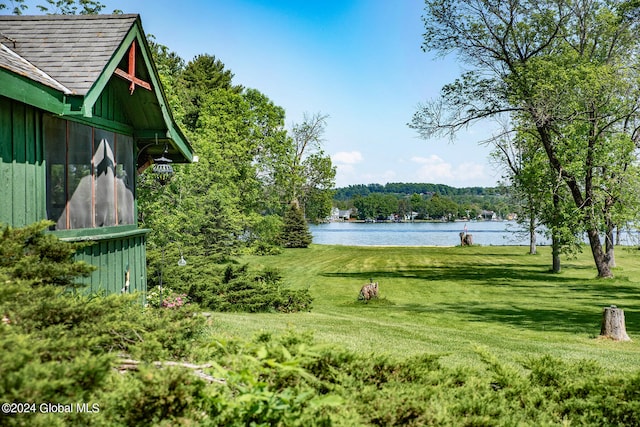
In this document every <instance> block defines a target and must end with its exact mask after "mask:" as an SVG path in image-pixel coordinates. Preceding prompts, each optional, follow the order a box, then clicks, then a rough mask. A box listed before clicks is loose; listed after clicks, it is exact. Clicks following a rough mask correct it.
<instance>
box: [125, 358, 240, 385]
mask: <svg viewBox="0 0 640 427" xmlns="http://www.w3.org/2000/svg"><path fill="white" fill-rule="evenodd" d="M118 363H119V365H118V367H117V368H116V369H117V370H118V371H119V372H121V373H124V372H126V371H137V370H138V369H139V365H140V363H144V362H140V361H139V360H134V359H120V360H119V361H118ZM150 364H151V365H153V366H155V367H156V368H163V367H165V366H179V367H181V368H187V369H190V370H191V371H192V372H193V374H194V375H196V376H197V377H199V378H202V379H203V380H205V381H208V382H210V383H218V384H226V383H227V380H225V379H224V378H215V377H213V376H211V375H209V374H207V373H205V372H204V371H203V369H206V368H211V367H212V366H213V365H212V364H210V363H206V364H204V365H195V364H193V363H186V362H173V361H165V362H151V363H150Z"/></svg>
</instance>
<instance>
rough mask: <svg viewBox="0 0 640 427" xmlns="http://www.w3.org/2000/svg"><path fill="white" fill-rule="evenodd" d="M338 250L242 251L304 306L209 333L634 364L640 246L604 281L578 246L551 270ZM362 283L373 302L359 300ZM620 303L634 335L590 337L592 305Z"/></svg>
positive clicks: (462, 253)
mask: <svg viewBox="0 0 640 427" xmlns="http://www.w3.org/2000/svg"><path fill="white" fill-rule="evenodd" d="M526 251H527V248H524V247H495V246H492V247H481V246H474V247H464V248H463V247H450V248H442V247H421V248H417V247H347V246H320V245H312V246H311V247H310V248H308V249H290V250H286V251H285V252H284V253H283V254H281V255H278V256H266V257H258V256H247V257H245V258H244V259H243V261H244V262H248V263H250V264H251V265H254V266H261V267H271V268H277V269H278V270H280V271H281V273H282V274H283V276H284V278H285V281H286V283H287V284H289V285H290V286H291V287H293V288H304V287H309V289H310V292H311V293H312V295H313V297H314V304H313V310H312V311H311V312H309V313H296V314H287V315H283V314H250V315H249V314H239V313H216V314H214V315H213V316H214V326H213V327H212V329H213V330H212V333H215V334H216V335H226V336H229V337H242V338H250V337H252V336H253V335H255V334H257V333H264V332H271V333H281V332H285V331H288V330H293V331H297V332H307V331H310V332H312V333H313V335H314V336H315V337H316V339H318V340H320V341H323V342H327V343H336V344H339V345H342V346H345V347H347V348H349V349H352V350H356V351H359V352H365V353H368V352H376V353H385V354H390V355H394V356H398V357H404V356H409V355H415V354H421V353H429V354H438V355H442V356H443V357H442V359H441V360H442V361H443V362H445V363H448V364H451V365H459V366H480V365H481V364H480V358H479V356H478V354H477V350H478V349H484V350H487V351H489V352H490V353H491V354H493V355H494V356H496V357H497V358H498V359H499V360H503V361H508V362H513V363H518V362H519V361H521V360H523V359H525V358H526V357H528V356H539V355H543V354H549V355H551V356H554V357H558V358H562V359H565V360H576V359H590V360H595V361H597V362H598V363H600V364H602V365H603V366H606V367H607V368H608V369H610V370H611V371H613V372H629V371H633V370H637V361H638V360H639V359H640V344H638V340H640V301H639V297H640V263H639V262H638V261H639V260H640V251H638V250H636V249H629V248H626V249H624V248H619V249H617V252H616V261H617V264H618V267H616V268H615V269H614V274H615V275H616V277H615V278H614V279H607V280H604V279H597V278H596V277H595V276H596V270H595V267H594V266H593V260H592V258H591V257H590V253H589V252H588V248H585V251H586V252H584V253H583V254H581V255H580V256H579V257H578V258H577V259H574V260H563V271H562V272H561V273H560V274H552V273H550V272H549V266H550V262H551V257H550V251H549V248H539V254H538V255H533V256H532V255H528V254H527V253H526ZM370 278H372V279H373V280H374V281H378V282H379V284H380V299H379V300H378V301H372V302H370V303H369V304H364V303H362V302H359V301H357V295H358V292H359V290H360V287H361V286H362V285H363V284H365V283H366V282H368V280H369V279H370ZM611 304H615V305H617V306H618V307H620V308H622V309H624V310H625V316H626V326H627V333H628V334H629V336H630V337H631V338H632V339H635V341H633V342H626V343H619V342H613V341H611V340H606V339H600V338H598V335H599V332H600V320H601V316H602V309H603V308H604V307H607V306H609V305H611Z"/></svg>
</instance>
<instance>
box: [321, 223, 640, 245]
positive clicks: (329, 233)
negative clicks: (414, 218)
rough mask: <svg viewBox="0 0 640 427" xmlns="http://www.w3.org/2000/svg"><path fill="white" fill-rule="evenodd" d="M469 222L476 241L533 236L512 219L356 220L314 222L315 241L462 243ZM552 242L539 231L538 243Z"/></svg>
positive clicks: (629, 238) (522, 241) (628, 241)
mask: <svg viewBox="0 0 640 427" xmlns="http://www.w3.org/2000/svg"><path fill="white" fill-rule="evenodd" d="M465 224H466V226H467V232H468V233H469V234H473V243H474V244H477V245H482V246H492V245H493V246H505V245H506V246H508V245H514V246H517V245H522V246H528V245H529V236H528V234H526V233H523V232H522V231H521V229H520V228H519V226H518V224H516V223H515V222H510V221H470V222H466V223H465V222H415V223H411V222H402V223H360V222H358V223H356V222H331V223H327V224H319V225H310V226H309V228H310V230H311V233H312V234H313V243H315V244H319V245H346V246H455V245H459V244H460V236H459V233H460V232H461V231H463V230H464V226H465ZM549 243H550V242H549V241H548V240H547V239H546V238H545V237H543V236H542V235H538V239H537V244H538V245H548V244H549ZM621 243H622V244H623V245H637V244H638V233H637V232H634V233H633V234H629V233H625V234H623V236H622V239H621Z"/></svg>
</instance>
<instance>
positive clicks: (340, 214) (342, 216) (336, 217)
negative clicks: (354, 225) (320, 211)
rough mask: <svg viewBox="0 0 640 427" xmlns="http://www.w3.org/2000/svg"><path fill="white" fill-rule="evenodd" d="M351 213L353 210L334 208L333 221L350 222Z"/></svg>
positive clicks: (332, 212) (332, 211) (332, 210)
mask: <svg viewBox="0 0 640 427" xmlns="http://www.w3.org/2000/svg"><path fill="white" fill-rule="evenodd" d="M351 213H352V210H351V209H338V208H333V209H331V218H330V220H331V221H334V222H335V221H349V218H351Z"/></svg>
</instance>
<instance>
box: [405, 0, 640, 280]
mask: <svg viewBox="0 0 640 427" xmlns="http://www.w3.org/2000/svg"><path fill="white" fill-rule="evenodd" d="M635 8H636V5H633V6H632V5H631V4H630V3H622V2H615V1H614V2H605V1H598V0H597V1H593V2H582V3H579V4H574V3H573V2H569V1H565V0H562V1H558V2H556V1H547V0H516V1H512V2H501V3H498V4H494V3H489V2H485V1H483V0H466V1H462V2H460V1H454V0H438V1H427V2H426V19H425V28H426V33H425V43H424V48H425V49H429V50H435V51H438V52H440V53H442V54H445V53H448V52H452V51H455V52H456V53H457V54H458V56H459V58H460V59H461V60H462V61H463V62H465V64H467V65H468V66H470V67H471V68H472V70H471V71H469V72H466V73H465V74H463V75H462V77H461V78H459V79H457V80H456V81H455V82H454V83H452V84H448V85H446V86H445V87H444V88H443V89H442V96H441V98H440V99H439V100H436V101H433V102H430V103H428V104H426V105H425V106H423V107H422V108H420V109H419V111H418V112H417V113H416V114H415V115H414V118H413V121H412V124H411V126H412V127H414V128H415V129H417V130H418V131H419V132H420V134H421V135H422V136H424V137H431V136H434V135H454V134H455V132H457V131H458V130H459V129H462V128H464V127H466V126H468V125H470V124H472V123H474V122H476V121H478V120H481V119H485V118H488V117H497V116H499V115H501V114H509V115H511V116H512V117H514V118H515V122H517V123H518V124H522V125H524V126H526V127H527V128H531V129H533V130H534V131H535V132H536V134H537V138H536V139H535V140H536V141H537V143H538V144H539V145H540V147H541V148H542V149H543V150H544V153H545V154H546V156H547V160H548V162H549V164H550V165H551V167H552V170H553V171H554V173H555V174H556V175H557V176H558V177H560V179H561V180H562V183H563V185H564V186H566V187H567V189H568V191H569V193H570V194H571V199H572V204H573V207H574V209H575V210H576V211H577V212H579V216H580V220H581V223H582V226H583V227H584V229H585V231H586V233H587V236H588V238H589V243H590V247H591V251H592V254H593V257H594V262H595V265H596V268H597V269H598V276H600V277H611V276H612V273H611V270H610V267H609V263H608V259H607V256H606V254H605V252H604V251H603V248H602V245H601V242H600V239H599V231H600V230H601V225H602V224H603V223H604V220H603V218H604V217H606V215H607V213H606V212H607V211H608V210H610V209H612V206H613V205H610V206H608V205H606V204H603V203H602V200H605V199H606V197H605V196H604V194H606V193H607V192H611V191H613V188H609V189H604V187H601V186H600V185H599V184H600V183H604V182H605V180H604V179H602V178H603V172H604V171H605V169H606V168H607V167H608V165H610V164H611V162H613V163H614V164H616V165H617V166H616V167H615V170H616V171H617V172H616V173H620V172H622V171H623V170H624V167H622V165H624V164H628V157H627V156H625V155H624V153H625V152H627V149H626V148H625V140H626V141H627V142H629V141H632V140H634V138H635V137H636V134H637V132H636V128H635V123H636V118H637V117H636V116H637V111H638V99H640V96H638V93H639V90H638V87H637V86H638V85H637V78H636V77H637V76H636V74H635V72H634V71H633V70H636V69H637V67H636V66H635V62H634V61H635V60H636V57H635V55H629V54H628V52H631V51H635V49H636V47H637V43H638V41H637V38H636V37H635V36H634V30H635V21H634V19H632V14H629V13H626V12H629V11H631V12H635V11H636V9H635ZM622 135H626V139H625V138H623V137H621V136H622Z"/></svg>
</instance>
